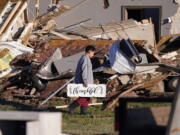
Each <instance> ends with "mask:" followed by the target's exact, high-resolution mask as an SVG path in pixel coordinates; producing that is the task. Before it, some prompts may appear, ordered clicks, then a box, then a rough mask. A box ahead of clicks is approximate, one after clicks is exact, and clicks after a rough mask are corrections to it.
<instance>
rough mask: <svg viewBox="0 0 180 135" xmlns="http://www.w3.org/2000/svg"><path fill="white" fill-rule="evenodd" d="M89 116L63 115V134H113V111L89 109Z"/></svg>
mask: <svg viewBox="0 0 180 135" xmlns="http://www.w3.org/2000/svg"><path fill="white" fill-rule="evenodd" d="M88 109H89V113H90V114H91V115H88V116H82V115H79V109H77V110H76V112H75V115H69V114H64V115H63V126H62V130H63V133H69V134H78V135H94V134H115V132H114V113H113V111H102V110H101V108H100V107H89V108H88Z"/></svg>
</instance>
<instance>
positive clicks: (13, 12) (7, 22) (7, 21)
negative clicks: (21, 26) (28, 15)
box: [0, 1, 22, 34]
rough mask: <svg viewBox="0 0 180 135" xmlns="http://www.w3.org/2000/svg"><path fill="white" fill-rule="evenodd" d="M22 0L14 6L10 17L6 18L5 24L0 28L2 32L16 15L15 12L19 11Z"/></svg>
mask: <svg viewBox="0 0 180 135" xmlns="http://www.w3.org/2000/svg"><path fill="white" fill-rule="evenodd" d="M21 3H22V1H18V2H17V3H16V6H15V7H14V9H13V10H12V11H11V13H10V14H9V16H8V18H7V19H6V20H5V23H4V24H3V26H2V27H1V28H0V34H1V33H2V32H3V31H4V30H5V29H6V27H7V26H8V24H9V23H10V20H11V19H12V18H13V16H14V15H15V13H16V12H17V10H18V9H19V8H20V5H21Z"/></svg>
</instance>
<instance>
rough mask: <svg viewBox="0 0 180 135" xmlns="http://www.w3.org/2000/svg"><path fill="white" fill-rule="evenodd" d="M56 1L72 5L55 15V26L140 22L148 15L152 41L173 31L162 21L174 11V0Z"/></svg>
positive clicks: (175, 2)
mask: <svg viewBox="0 0 180 135" xmlns="http://www.w3.org/2000/svg"><path fill="white" fill-rule="evenodd" d="M59 4H61V5H68V6H70V7H71V8H72V9H71V10H70V11H68V12H66V13H65V14H63V15H62V16H59V17H56V18H55V20H56V22H57V23H58V26H59V27H63V28H64V27H65V26H70V25H72V24H78V23H80V22H81V21H82V22H83V23H84V25H85V24H93V25H104V24H109V23H114V22H119V21H122V20H127V19H135V20H137V21H141V20H143V19H147V18H151V19H152V22H153V23H154V25H155V34H156V40H159V38H160V37H161V36H163V35H168V34H175V33H177V31H176V32H175V31H173V30H172V27H173V26H172V25H173V23H171V24H170V23H166V24H163V23H164V21H165V20H167V19H168V18H169V17H172V16H175V15H176V14H178V7H179V5H178V1H177V0H176V1H174V0H85V1H83V0H65V1H60V2H59ZM84 21H87V22H84ZM176 25H177V22H176Z"/></svg>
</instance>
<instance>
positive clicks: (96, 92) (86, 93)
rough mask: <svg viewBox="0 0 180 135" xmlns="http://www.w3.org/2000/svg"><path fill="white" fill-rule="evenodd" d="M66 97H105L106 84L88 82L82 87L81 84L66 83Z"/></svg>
mask: <svg viewBox="0 0 180 135" xmlns="http://www.w3.org/2000/svg"><path fill="white" fill-rule="evenodd" d="M67 96H68V97H106V85H104V84H98V85H96V84H88V87H84V86H83V85H82V84H68V86H67Z"/></svg>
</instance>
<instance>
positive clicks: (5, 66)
mask: <svg viewBox="0 0 180 135" xmlns="http://www.w3.org/2000/svg"><path fill="white" fill-rule="evenodd" d="M5 50H6V51H5ZM33 51H34V50H33V49H32V48H29V47H27V46H24V45H21V44H20V43H18V42H14V41H12V42H0V52H2V54H3V55H2V56H1V57H0V64H1V66H0V78H1V77H4V76H5V75H7V74H9V73H10V72H11V71H12V70H13V69H12V67H11V66H10V65H9V64H10V62H11V61H12V60H13V59H14V58H15V57H16V56H18V55H22V54H23V53H33ZM4 53H5V54H4Z"/></svg>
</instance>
